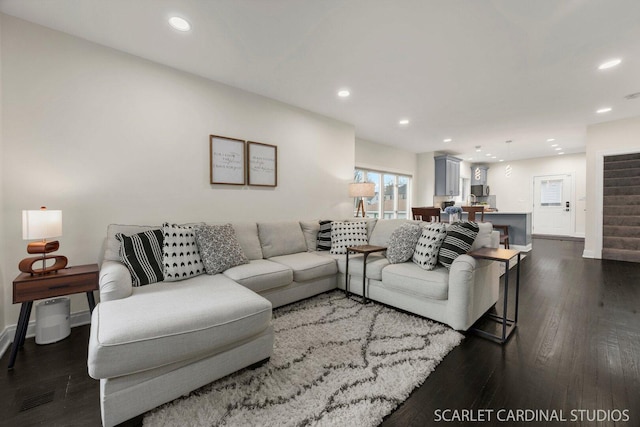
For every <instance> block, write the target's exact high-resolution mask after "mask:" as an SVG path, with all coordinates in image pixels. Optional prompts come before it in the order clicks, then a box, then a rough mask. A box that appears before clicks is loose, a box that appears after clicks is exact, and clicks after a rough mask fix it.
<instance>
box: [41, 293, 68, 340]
mask: <svg viewBox="0 0 640 427" xmlns="http://www.w3.org/2000/svg"><path fill="white" fill-rule="evenodd" d="M70 317H71V301H70V300H69V298H55V299H50V300H47V301H43V302H41V303H38V305H36V344H51V343H54V342H58V341H60V340H63V339H65V338H66V337H68V336H69V335H70V334H71V321H70Z"/></svg>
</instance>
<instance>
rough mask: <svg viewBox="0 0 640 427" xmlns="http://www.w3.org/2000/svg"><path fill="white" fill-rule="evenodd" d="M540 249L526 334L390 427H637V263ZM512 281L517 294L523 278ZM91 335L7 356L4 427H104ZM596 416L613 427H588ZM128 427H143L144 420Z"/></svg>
mask: <svg viewBox="0 0 640 427" xmlns="http://www.w3.org/2000/svg"><path fill="white" fill-rule="evenodd" d="M533 246H534V250H533V251H532V252H530V253H529V254H528V256H527V257H526V258H525V259H524V260H523V261H522V264H521V287H520V313H519V319H518V320H519V322H518V323H519V325H518V328H517V329H516V331H515V332H514V335H513V336H512V337H511V339H510V341H509V342H508V343H507V344H506V345H504V346H501V345H498V344H495V343H493V342H490V341H487V340H484V339H482V338H479V337H476V336H473V335H468V336H467V337H466V338H465V340H464V342H463V343H462V344H461V345H460V346H458V347H457V348H455V349H454V350H453V351H452V352H451V353H450V354H449V355H447V356H446V357H445V359H444V360H443V361H442V363H441V364H440V365H439V366H438V367H437V368H436V370H435V371H434V372H433V373H432V374H431V375H430V376H429V378H427V380H426V381H425V383H424V384H423V385H422V386H421V387H420V388H418V389H416V390H415V391H414V393H413V394H412V395H411V396H410V397H409V399H408V400H407V401H406V402H405V403H404V404H403V405H402V406H400V407H399V408H398V409H397V410H396V411H395V412H394V413H393V414H391V415H390V416H389V417H387V418H386V419H385V421H384V422H383V424H382V425H383V426H384V427H394V426H403V427H405V426H424V425H432V424H436V425H447V426H449V425H452V426H455V425H536V426H537V425H587V426H596V425H597V426H609V425H624V426H640V313H639V311H640V264H634V263H625V262H618V261H599V260H589V259H583V258H582V257H581V255H582V250H583V244H582V243H581V242H576V241H558V240H543V239H535V240H534V243H533ZM510 279H511V284H512V285H514V284H515V269H512V270H511V276H510ZM511 289H513V288H510V290H511ZM513 294H514V292H510V295H511V296H513ZM499 306H500V304H498V307H499ZM510 307H513V304H511V305H510ZM88 336H89V327H88V326H83V327H79V328H74V329H73V331H72V334H71V337H69V338H67V339H65V340H64V341H61V342H59V343H56V344H49V345H44V346H39V345H36V344H35V343H34V340H33V338H31V339H27V341H26V343H25V347H24V349H23V350H22V351H21V352H20V353H19V355H18V359H17V361H16V366H15V369H14V370H13V371H7V370H6V366H7V363H8V356H9V355H8V353H9V352H6V353H5V354H4V355H3V357H2V359H1V360H0V397H1V399H0V425H7V426H30V425H42V426H98V425H100V408H99V401H98V399H99V398H98V394H99V391H98V387H99V384H98V382H97V381H95V380H92V379H91V378H89V376H88V375H87V369H86V356H87V341H88ZM29 408H30V409H29ZM503 408H504V409H508V410H514V411H513V412H502V413H501V414H502V415H503V419H504V417H505V416H507V415H508V414H516V412H515V410H518V409H521V410H531V411H530V412H529V416H531V414H532V413H535V414H537V415H538V416H540V415H539V414H540V413H546V414H547V415H551V416H553V415H554V414H555V416H560V411H562V414H561V416H562V417H564V418H565V419H567V420H571V419H572V416H574V415H575V416H579V415H582V416H584V417H585V418H584V419H585V422H583V423H571V422H567V423H559V422H548V423H547V422H529V423H524V422H523V423H515V422H499V421H497V420H496V417H497V411H498V410H500V409H503ZM447 409H448V410H452V411H453V410H457V412H455V413H454V412H442V411H443V410H447ZM467 410H472V411H474V412H473V413H472V414H471V413H469V412H467V413H466V414H467V415H473V416H475V417H478V414H479V412H478V411H479V410H489V411H493V412H492V413H491V416H492V418H491V422H483V423H478V422H458V421H451V422H444V421H441V422H435V421H436V419H437V414H440V415H441V416H446V417H447V418H451V417H453V416H454V414H457V415H458V416H464V414H465V412H464V411H467ZM580 410H585V411H587V412H578V411H580ZM598 410H600V412H599V413H598V412H597V411H598ZM616 410H619V411H623V410H628V412H627V414H628V416H629V417H630V420H629V421H628V422H626V423H625V422H618V423H614V422H613V420H612V419H613V418H617V414H618V413H617V412H615V411H616ZM436 411H440V412H436ZM534 411H535V412H534ZM572 411H573V412H572ZM523 415H526V414H525V413H523ZM594 415H595V416H598V415H600V416H603V415H607V416H608V418H609V421H601V422H588V421H586V419H587V417H590V418H592V417H593V416H594ZM484 416H485V419H486V416H487V411H485V412H484ZM125 424H126V425H129V426H135V425H141V417H138V418H136V419H134V420H131V421H130V422H128V423H125Z"/></svg>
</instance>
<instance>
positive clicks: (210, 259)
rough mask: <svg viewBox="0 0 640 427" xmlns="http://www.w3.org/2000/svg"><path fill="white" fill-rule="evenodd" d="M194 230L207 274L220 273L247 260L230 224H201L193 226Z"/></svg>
mask: <svg viewBox="0 0 640 427" xmlns="http://www.w3.org/2000/svg"><path fill="white" fill-rule="evenodd" d="M195 232H196V241H197V242H198V248H199V249H200V257H201V258H202V262H203V263H204V268H205V270H206V271H207V274H216V273H222V272H223V271H225V270H227V269H229V268H231V267H235V266H236V265H241V264H247V263H248V262H249V260H248V259H247V257H246V256H245V254H244V251H243V250H242V247H241V246H240V243H239V242H238V237H237V236H236V232H235V230H234V229H233V227H232V226H231V224H225V225H201V226H198V227H196V228H195Z"/></svg>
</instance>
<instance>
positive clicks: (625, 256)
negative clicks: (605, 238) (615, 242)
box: [602, 249, 640, 262]
mask: <svg viewBox="0 0 640 427" xmlns="http://www.w3.org/2000/svg"><path fill="white" fill-rule="evenodd" d="M602 258H603V259H611V260H616V261H628V262H640V251H627V250H624V249H602Z"/></svg>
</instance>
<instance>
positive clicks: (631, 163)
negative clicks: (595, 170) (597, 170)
mask: <svg viewBox="0 0 640 427" xmlns="http://www.w3.org/2000/svg"><path fill="white" fill-rule="evenodd" d="M634 168H640V159H629V160H616V161H611V160H607V158H605V161H604V170H605V171H606V170H613V169H634Z"/></svg>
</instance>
